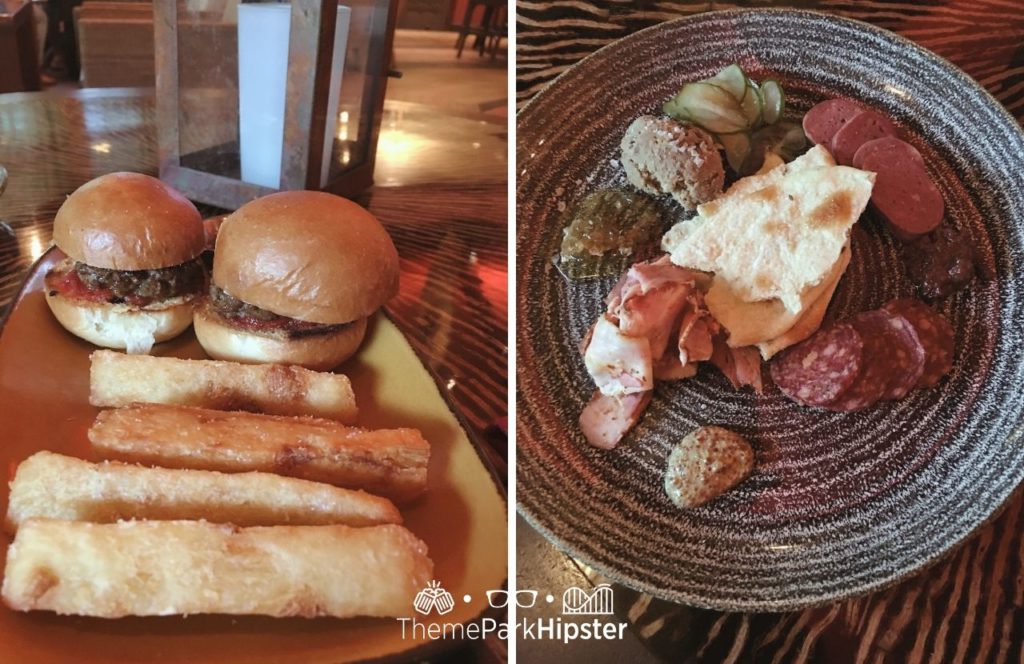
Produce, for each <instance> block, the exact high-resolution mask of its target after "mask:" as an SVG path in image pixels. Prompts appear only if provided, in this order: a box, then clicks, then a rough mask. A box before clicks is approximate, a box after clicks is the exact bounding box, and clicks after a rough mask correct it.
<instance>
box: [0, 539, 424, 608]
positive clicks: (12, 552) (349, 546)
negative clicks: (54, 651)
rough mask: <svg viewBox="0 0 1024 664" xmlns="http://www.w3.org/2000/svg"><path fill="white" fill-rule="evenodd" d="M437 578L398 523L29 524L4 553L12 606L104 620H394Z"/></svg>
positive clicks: (417, 545)
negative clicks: (209, 616)
mask: <svg viewBox="0 0 1024 664" xmlns="http://www.w3.org/2000/svg"><path fill="white" fill-rule="evenodd" d="M432 573H433V563H432V562H431V561H430V559H429V558H428V557H427V547H426V545H425V544H424V543H423V542H421V541H420V540H418V539H417V538H416V537H415V536H414V535H413V534H412V533H410V532H409V531H408V530H406V529H405V528H403V527H401V526H395V525H385V526H372V527H369V528H352V527H349V526H271V527H268V528H235V527H232V526H226V525H216V524H211V523H207V522H205V521H121V522H119V523H110V524H98V523H84V522H79V521H58V520H53V519H29V520H28V521H26V522H25V523H23V524H22V526H21V528H19V529H18V534H17V535H16V536H15V539H14V543H13V544H11V546H10V548H9V549H8V551H7V566H6V570H5V572H4V583H3V592H2V594H3V601H4V603H5V604H6V605H7V606H8V607H10V608H12V609H14V610H16V611H33V610H43V611H55V612H57V613H59V614H71V615H81V616H95V617H99V618H120V617H123V616H129V615H133V616H166V615H175V614H185V615H188V614H196V613H226V614H235V615H268V616H281V617H283V616H302V617H306V618H312V617H316V616H334V617H336V618H347V617H351V616H396V617H397V616H406V615H409V614H410V612H411V611H412V608H413V599H414V597H415V595H416V592H417V591H419V590H421V589H422V588H423V587H424V586H425V585H426V583H427V582H428V581H429V580H430V578H431V575H432Z"/></svg>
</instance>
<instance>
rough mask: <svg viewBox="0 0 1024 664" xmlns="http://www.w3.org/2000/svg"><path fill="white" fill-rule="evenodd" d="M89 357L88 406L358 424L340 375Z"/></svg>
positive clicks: (102, 353)
mask: <svg viewBox="0 0 1024 664" xmlns="http://www.w3.org/2000/svg"><path fill="white" fill-rule="evenodd" d="M89 357H90V359H91V360H92V366H91V369H90V373H89V403H91V404H92V405H94V406H101V407H113V408H117V407H121V406H127V405H129V404H132V403H135V402H141V403H163V404H172V405H177V406H199V407H202V408H214V409H217V410H249V411H256V412H263V413H271V414H273V415H314V416H317V417H327V418H331V419H335V420H338V421H339V422H342V423H344V424H353V423H355V421H356V414H357V410H356V399H355V395H353V393H352V385H351V383H350V382H349V380H348V378H347V377H346V376H342V375H340V374H332V373H324V372H318V371H310V370H309V369H303V368H302V367H291V366H285V365H282V364H239V363H237V362H221V361H216V360H180V359H177V358H173V357H152V356H149V355H126V354H124V353H115V352H113V351H109V350H98V351H95V352H93V353H92V355H90V356H89Z"/></svg>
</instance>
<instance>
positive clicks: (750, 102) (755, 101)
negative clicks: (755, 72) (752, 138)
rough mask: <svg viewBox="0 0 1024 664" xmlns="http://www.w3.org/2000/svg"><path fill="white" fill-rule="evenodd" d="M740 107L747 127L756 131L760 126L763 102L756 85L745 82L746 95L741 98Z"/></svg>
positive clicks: (751, 82)
mask: <svg viewBox="0 0 1024 664" xmlns="http://www.w3.org/2000/svg"><path fill="white" fill-rule="evenodd" d="M740 107H741V108H742V109H743V116H744V117H745V118H746V119H747V126H748V127H750V128H751V129H757V128H758V127H760V126H761V109H762V108H763V107H764V101H763V100H762V99H761V90H760V89H759V88H758V87H757V83H754V82H753V81H751V80H749V79H748V80H747V94H745V95H744V96H743V100H742V101H741V102H740Z"/></svg>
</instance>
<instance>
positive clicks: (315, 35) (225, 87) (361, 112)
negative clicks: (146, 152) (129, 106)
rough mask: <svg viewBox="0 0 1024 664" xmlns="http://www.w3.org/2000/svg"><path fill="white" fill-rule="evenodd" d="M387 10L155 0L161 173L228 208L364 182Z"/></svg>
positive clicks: (367, 1) (363, 1)
mask: <svg viewBox="0 0 1024 664" xmlns="http://www.w3.org/2000/svg"><path fill="white" fill-rule="evenodd" d="M395 7H396V5H395V3H393V2H391V0H344V2H343V3H339V2H338V1H337V0H293V1H292V2H244V1H243V2H238V0H176V1H171V2H158V3H155V4H154V10H155V19H156V20H155V35H154V36H155V40H156V113H157V139H158V154H159V160H160V165H159V168H160V178H161V179H162V180H164V181H165V182H167V183H168V184H170V185H171V186H173V187H175V188H176V189H178V190H179V191H181V192H182V193H183V194H185V195H186V196H188V197H189V198H191V199H192V200H195V201H198V202H201V203H207V204H209V205H215V206H217V207H222V208H227V209H236V208H238V207H240V206H241V205H243V204H244V203H246V202H248V201H250V200H252V199H254V198H257V197H259V196H263V195H266V194H269V193H273V192H274V191H283V190H294V189H322V190H326V191H332V192H335V193H337V194H341V195H343V196H347V197H352V196H355V195H357V194H358V193H360V192H361V191H363V190H365V189H366V188H368V187H369V186H370V185H371V184H373V164H374V158H375V155H376V150H377V136H378V133H379V131H380V123H381V116H382V114H383V108H384V92H385V87H386V81H387V75H388V71H389V61H390V58H391V44H392V39H393V36H394V27H395Z"/></svg>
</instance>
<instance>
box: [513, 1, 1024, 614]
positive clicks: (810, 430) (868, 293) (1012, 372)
mask: <svg viewBox="0 0 1024 664" xmlns="http://www.w3.org/2000/svg"><path fill="white" fill-rule="evenodd" d="M731 62H739V63H740V64H741V65H742V66H743V67H744V69H746V70H747V71H748V72H750V73H751V75H752V76H753V77H754V78H755V79H758V80H761V79H764V78H767V77H772V78H777V79H778V80H780V81H781V82H782V84H783V85H784V87H785V89H786V91H787V94H788V95H789V101H788V110H787V115H788V116H789V117H790V119H797V118H799V116H800V115H802V113H803V112H804V111H806V110H807V109H808V108H809V107H810V106H811V105H812V104H813V103H815V102H816V101H820V100H822V99H825V98H828V97H833V96H839V95H844V96H849V97H853V98H856V99H859V100H862V101H863V102H865V103H867V104H869V105H870V106H873V107H875V108H878V109H880V110H883V111H885V112H886V113H888V114H889V115H890V116H891V117H893V118H894V119H895V120H896V121H897V122H898V123H899V124H900V125H901V126H902V127H903V128H904V130H905V131H906V133H907V134H908V136H909V139H908V140H910V141H911V142H912V143H913V144H914V145H915V146H916V147H917V148H918V149H919V150H920V151H921V153H922V154H923V155H924V157H925V159H926V161H927V164H928V168H929V170H930V171H931V173H932V175H933V177H934V179H935V180H936V182H937V183H938V185H939V187H940V189H941V190H942V193H943V196H944V198H945V201H946V208H947V222H946V223H951V224H953V225H954V226H956V227H957V228H959V229H961V230H962V231H964V232H965V233H966V234H967V235H968V236H969V237H970V238H971V241H972V242H973V243H974V245H975V247H976V248H977V253H978V256H979V258H980V262H981V264H982V269H983V270H984V271H985V273H986V276H985V278H984V279H981V280H979V281H976V282H975V283H974V284H973V285H972V286H971V287H970V288H969V289H968V290H966V291H963V292H961V293H959V294H958V295H956V296H954V297H953V298H950V299H948V300H946V301H944V302H943V303H942V304H941V305H940V309H941V310H942V312H943V313H944V314H945V315H946V316H947V317H948V318H949V319H950V321H951V322H952V323H953V324H954V326H955V327H956V331H957V336H956V358H955V362H956V364H955V367H954V369H953V372H952V374H951V375H950V376H949V377H948V378H947V379H946V380H945V381H944V382H943V383H941V384H940V386H939V387H937V388H934V389H930V390H917V391H915V392H913V393H911V394H910V395H909V396H908V397H906V398H904V399H903V400H901V401H898V402H886V403H883V404H881V405H879V406H876V407H874V408H871V409H869V410H866V411H863V412H860V413H852V414H833V413H827V412H824V411H821V410H811V409H807V408H802V407H800V406H797V405H796V404H794V403H792V402H791V401H789V400H787V399H786V398H784V397H783V396H782V395H781V393H780V392H779V391H778V390H777V389H776V388H774V387H771V388H769V389H768V390H767V392H766V393H765V394H764V395H762V396H755V395H753V394H752V393H751V392H750V391H749V390H746V391H735V390H733V389H732V388H731V387H729V385H728V383H727V382H726V380H725V379H724V377H722V376H721V375H720V374H719V373H718V372H717V371H716V370H714V369H713V368H710V367H706V368H703V369H702V370H701V371H700V372H699V374H698V375H697V377H695V378H692V379H690V380H686V381H682V382H677V383H662V384H659V385H658V387H657V389H656V391H655V395H654V400H653V401H652V403H651V406H650V407H649V408H648V409H647V413H646V415H645V416H644V418H643V419H642V420H641V423H640V424H639V426H637V427H636V428H635V429H634V430H633V431H632V432H631V433H630V434H629V435H628V436H627V438H626V439H625V440H624V441H623V443H622V444H620V445H619V447H618V448H617V449H615V450H613V451H610V452H606V451H601V450H597V449H594V448H592V447H589V446H588V445H587V444H586V442H585V441H584V439H583V436H582V434H581V433H580V431H579V427H578V424H577V418H578V417H579V413H580V411H581V410H582V408H583V406H584V404H585V403H586V401H587V400H588V398H589V397H590V394H591V392H592V391H593V383H592V382H591V381H590V379H589V377H588V376H587V373H586V371H585V369H584V366H583V362H582V359H581V358H580V355H579V351H578V347H577V345H578V343H579V341H580V339H581V338H582V336H583V334H584V332H585V331H586V329H587V328H588V327H589V325H590V323H591V322H592V321H593V320H594V318H595V317H596V316H597V314H598V313H599V312H600V311H601V310H603V304H602V301H601V300H602V298H603V297H604V295H605V294H606V293H607V292H608V290H609V289H610V288H611V285H612V283H613V281H614V280H603V281H596V282H587V283H576V284H568V283H567V282H566V281H564V280H563V279H562V277H561V276H560V275H559V274H558V273H557V271H556V270H555V269H554V268H553V266H552V264H551V258H552V256H553V255H555V254H556V253H557V250H558V246H559V243H560V239H561V227H562V226H563V224H564V213H563V210H564V209H566V207H567V206H571V205H572V204H573V203H574V202H575V201H576V200H578V199H579V198H580V197H581V196H583V195H585V194H586V193H588V192H590V191H593V190H595V189H598V188H600V187H601V186H603V185H606V184H608V183H611V182H615V181H617V180H621V174H620V172H619V171H620V168H619V165H618V162H617V161H616V159H617V158H618V143H619V139H620V137H621V136H622V133H623V131H624V130H625V128H626V126H627V125H628V124H629V123H630V121H632V119H633V118H635V117H636V116H637V115H640V114H641V113H646V112H656V111H657V109H658V108H659V107H660V104H661V102H662V101H663V100H664V99H666V98H667V97H668V96H670V95H671V94H673V93H674V92H675V91H676V90H677V89H678V88H679V87H680V86H681V85H682V84H683V83H684V82H686V81H692V80H696V79H699V78H703V77H706V76H710V75H712V74H713V73H714V72H716V71H717V70H719V69H720V68H722V67H724V66H725V65H727V64H729V63H731ZM517 150H518V162H517V169H518V185H517V192H516V197H517V201H518V236H517V246H516V254H517V261H518V275H517V277H518V280H519V282H518V284H519V285H518V296H517V303H516V305H517V307H518V321H519V322H518V328H517V339H518V373H517V377H518V390H519V402H518V404H519V405H518V417H519V420H518V428H517V431H518V457H517V489H518V500H519V509H520V511H521V512H522V513H523V514H524V515H525V516H526V517H527V519H529V520H530V522H531V523H533V524H534V525H535V526H536V527H537V528H538V529H540V530H541V532H543V533H544V534H546V535H547V536H548V537H549V538H550V539H552V540H553V541H554V542H555V543H556V544H557V545H558V546H560V547H562V548H564V549H565V550H566V551H567V552H568V553H570V554H571V555H573V556H576V557H578V558H580V559H582V560H583V561H585V562H586V563H588V564H590V565H592V566H593V567H595V568H596V569H598V570H599V571H601V572H603V573H605V574H607V575H608V576H610V577H611V578H613V579H615V580H618V581H620V582H622V583H624V584H626V585H629V586H632V587H634V588H637V589H639V590H642V591H644V592H648V593H651V594H653V595H657V596H659V597H664V598H666V599H670V600H674V601H679V602H685V603H688V604H695V605H699V606H705V607H710V608H716V609H725V610H755V611H778V610H790V609H795V608H799V607H805V606H808V605H813V604H819V603H823V602H827V601H831V600H835V599H838V598H841V597H846V596H849V595H854V594H858V593H863V592H867V591H870V590H876V589H878V588H881V587H883V586H885V585H887V584H890V583H893V582H894V581H896V580H897V579H899V578H901V577H903V576H905V575H907V574H909V573H911V572H913V571H915V570H918V569H920V568H921V567H923V566H924V565H927V564H929V563H930V562H933V561H934V560H936V559H937V558H938V557H939V556H941V555H942V554H943V553H945V552H946V551H948V550H949V549H950V547H952V546H953V545H954V544H956V543H957V542H958V541H960V540H962V539H963V538H964V537H966V536H967V535H968V534H969V533H970V532H971V531H972V530H973V529H974V528H976V527H977V526H978V525H979V524H981V523H982V522H984V521H985V520H986V519H987V518H989V517H990V516H991V515H992V513H993V512H994V511H995V510H997V509H998V507H999V506H1000V505H1001V504H1002V502H1003V501H1004V499H1005V498H1006V497H1007V496H1008V495H1009V494H1010V492H1011V491H1012V490H1013V489H1014V487H1016V486H1017V484H1018V483H1019V482H1020V481H1021V479H1022V477H1024V437H1022V433H1024V395H1022V389H1021V385H1024V353H1022V352H1021V349H1022V343H1024V342H1022V337H1021V335H1022V330H1024V297H1022V292H1021V291H1022V288H1024V277H1022V273H1021V268H1022V260H1024V186H1022V185H1021V173H1024V136H1022V134H1021V131H1020V128H1019V127H1018V126H1017V125H1016V123H1015V122H1014V121H1013V119H1012V118H1011V117H1010V116H1009V115H1008V114H1007V113H1006V112H1005V111H1004V110H1003V109H1002V108H1001V107H1000V106H999V105H998V103H997V102H996V101H995V100H993V99H992V98H991V97H990V96H989V95H988V94H987V93H986V92H984V90H982V89H981V88H980V87H979V86H978V85H977V84H975V83H974V82H973V81H972V80H970V79H969V78H968V77H967V76H966V75H965V74H963V73H962V72H960V71H959V70H957V69H956V68H954V67H953V66H951V65H950V64H948V63H947V62H945V61H943V60H941V59H940V58H938V57H937V56H935V55H934V54H932V53H930V52H928V51H926V50H924V49H922V48H920V47H918V46H916V45H914V44H912V43H911V42H909V41H906V40H904V39H902V38H899V37H897V36H895V35H893V34H891V33H888V32H885V31H882V30H878V29H876V28H873V27H870V26H868V25H865V24H861V23H857V22H854V21H849V20H844V19H840V18H836V17H830V16H826V15H822V14H817V13H812V12H803V11H782V10H780V11H736V12H719V13H710V14H702V15H698V16H695V17H691V18H686V19H682V20H679V21H674V22H671V23H666V24H663V25H660V26H656V27H654V28H650V29H647V30H644V31H641V32H638V33H636V34H634V35H632V36H630V37H628V38H626V39H623V40H621V41H619V42H616V43H614V44H612V45H610V46H608V47H607V48H604V49H602V50H601V51H599V52H598V53H596V54H594V55H593V56H591V57H589V58H587V59H586V60H584V61H582V62H581V63H579V64H578V65H576V66H575V67H573V68H572V69H570V70H568V71H566V72H565V73H564V74H563V75H562V76H561V77H560V78H559V79H557V80H556V81H555V82H554V83H553V84H552V85H551V86H549V87H548V88H547V89H546V90H545V91H544V92H542V93H541V94H540V95H538V96H537V97H536V98H535V99H534V100H533V101H532V102H531V103H530V104H529V105H528V106H527V107H526V108H525V109H523V111H522V112H521V113H520V114H519V117H518V146H517ZM666 209H669V208H666ZM853 252H854V253H853V262H852V264H851V266H850V269H849V270H848V271H847V273H846V276H845V277H844V278H843V280H842V282H841V285H840V288H839V290H838V292H837V295H836V297H835V299H834V301H833V303H832V305H831V308H830V311H829V315H830V316H832V317H836V318H844V317H846V316H849V315H851V314H853V313H856V312H857V311H862V310H865V309H871V308H874V307H877V306H880V305H881V304H882V303H883V302H885V301H886V300H888V299H889V298H891V297H895V296H898V295H910V294H912V293H913V288H912V286H911V284H910V283H909V282H908V281H907V278H906V274H905V266H904V264H903V260H902V258H901V256H900V253H899V251H898V246H897V245H896V243H895V242H894V241H893V240H892V238H891V237H890V235H889V234H888V233H887V232H886V231H885V230H884V229H883V227H882V225H881V224H879V223H877V222H876V220H874V219H873V218H872V217H871V216H870V215H866V216H865V217H864V219H863V220H862V221H861V223H859V224H858V226H857V228H856V229H855V233H854V236H853ZM705 424H717V425H721V426H725V427H728V428H731V429H734V430H736V431H738V432H740V433H742V434H744V435H746V436H748V437H749V439H750V440H751V442H752V443H753V445H754V448H755V451H756V455H757V465H756V469H755V471H754V474H753V476H752V477H751V478H750V479H749V480H747V481H746V482H744V483H743V484H742V485H740V487H739V488H737V489H736V490H733V491H731V492H729V493H728V494H726V495H724V496H723V497H721V498H720V499H718V500H716V501H714V502H713V503H711V504H710V505H707V506H704V507H702V508H698V509H692V510H685V511H684V510H680V509H677V508H675V507H674V506H673V505H672V504H671V503H670V502H669V501H668V499H667V497H666V496H665V493H664V490H663V488H662V481H663V473H664V466H665V460H666V457H667V455H668V451H669V449H670V447H671V446H672V444H673V443H675V442H677V441H678V440H679V439H680V438H681V437H682V436H683V435H684V434H685V433H686V432H687V431H689V430H691V429H693V428H694V427H696V426H699V425H705Z"/></svg>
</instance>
